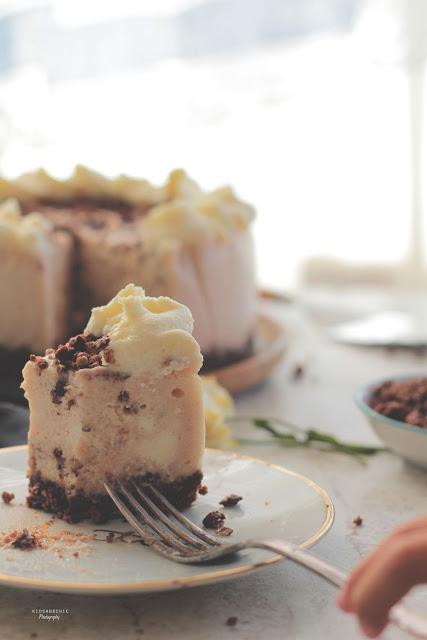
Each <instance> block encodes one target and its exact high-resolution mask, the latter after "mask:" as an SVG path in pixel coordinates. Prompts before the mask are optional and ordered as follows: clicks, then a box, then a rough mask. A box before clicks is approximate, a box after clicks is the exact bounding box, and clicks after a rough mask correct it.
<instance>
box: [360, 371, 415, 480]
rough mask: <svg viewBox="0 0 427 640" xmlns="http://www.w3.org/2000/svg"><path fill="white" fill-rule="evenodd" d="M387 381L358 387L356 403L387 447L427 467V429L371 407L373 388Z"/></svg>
mask: <svg viewBox="0 0 427 640" xmlns="http://www.w3.org/2000/svg"><path fill="white" fill-rule="evenodd" d="M419 377H420V376H419V375H418V376H415V375H412V376H400V377H397V378H393V380H394V381H396V382H398V381H399V380H402V381H403V380H410V379H416V378H419ZM387 380H390V378H387ZM385 381H386V379H384V380H377V381H376V382H372V383H370V384H368V385H365V386H363V387H361V388H360V389H358V391H357V392H356V395H355V401H356V404H357V406H358V407H359V409H360V410H361V411H362V413H363V414H364V415H365V416H366V417H367V419H368V421H369V422H370V424H371V426H372V428H373V429H374V431H375V432H376V434H377V435H378V437H379V438H380V439H381V440H382V441H383V442H384V444H385V446H386V447H388V448H389V449H391V450H392V451H394V452H395V453H397V454H398V455H400V456H402V457H403V458H405V459H406V460H408V461H409V462H412V463H413V464H416V465H418V466H419V467H424V468H425V469H427V429H422V428H421V427H413V426H412V425H410V424H406V422H400V421H399V420H393V419H392V418H387V417H386V416H383V415H381V414H380V413H377V412H376V411H374V410H373V409H371V407H370V406H369V404H368V402H369V398H370V397H371V395H372V392H373V390H374V389H375V388H376V387H378V386H379V385H380V384H381V383H382V382H385Z"/></svg>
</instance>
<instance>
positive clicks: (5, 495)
mask: <svg viewBox="0 0 427 640" xmlns="http://www.w3.org/2000/svg"><path fill="white" fill-rule="evenodd" d="M14 498H15V494H14V493H10V492H9V491H3V493H2V494H1V499H2V500H3V502H4V503H5V504H10V503H11V502H12V500H13V499H14Z"/></svg>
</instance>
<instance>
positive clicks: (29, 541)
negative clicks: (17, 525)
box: [12, 529, 39, 551]
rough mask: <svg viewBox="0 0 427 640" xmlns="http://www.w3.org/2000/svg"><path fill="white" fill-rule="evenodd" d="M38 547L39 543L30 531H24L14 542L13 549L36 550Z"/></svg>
mask: <svg viewBox="0 0 427 640" xmlns="http://www.w3.org/2000/svg"><path fill="white" fill-rule="evenodd" d="M38 546H39V543H38V542H37V539H36V538H35V537H34V536H33V535H32V534H31V533H30V532H29V531H28V529H22V532H21V533H20V534H18V535H17V537H16V538H15V540H13V542H12V547H15V549H21V550H22V551H26V550H29V549H34V548H35V547H38Z"/></svg>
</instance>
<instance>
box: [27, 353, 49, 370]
mask: <svg viewBox="0 0 427 640" xmlns="http://www.w3.org/2000/svg"><path fill="white" fill-rule="evenodd" d="M30 360H31V362H35V363H36V365H37V366H38V368H39V369H40V370H43V369H46V368H47V367H48V366H49V364H48V363H47V362H46V360H45V359H44V358H42V356H35V355H34V354H31V355H30Z"/></svg>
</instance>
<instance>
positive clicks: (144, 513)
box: [104, 481, 427, 639]
mask: <svg viewBox="0 0 427 640" xmlns="http://www.w3.org/2000/svg"><path fill="white" fill-rule="evenodd" d="M104 486H105V489H106V491H107V492H108V494H109V495H110V497H111V499H112V500H113V501H114V503H115V505H116V507H117V508H118V510H119V511H120V512H121V513H122V515H123V516H124V517H125V518H126V520H127V521H128V523H129V524H130V525H131V526H132V527H133V528H134V529H135V531H137V533H138V534H139V535H140V536H141V539H142V541H143V542H144V543H145V544H146V545H148V546H150V547H151V548H152V549H153V551H155V552H156V553H158V554H160V555H161V556H163V557H164V558H167V559H168V560H172V561H173V562H180V563H183V564H203V563H207V562H212V561H215V560H218V559H219V558H224V557H226V556H231V555H233V554H235V553H237V552H239V551H242V550H244V549H265V550H267V551H272V552H274V553H277V554H279V555H281V556H283V557H285V558H288V559H289V560H292V561H293V562H295V563H297V564H299V565H302V566H303V567H306V569H310V571H313V572H314V573H317V575H319V576H321V577H322V578H324V579H325V580H327V581H328V582H330V583H331V584H333V585H335V586H337V587H341V586H342V585H343V584H344V583H345V582H346V580H347V578H348V575H347V574H346V573H345V572H344V571H342V570H341V569H339V568H338V567H334V566H333V565H331V564H329V563H328V562H325V561H324V560H322V559H321V558H319V557H317V556H316V555H315V554H313V553H311V552H309V551H306V550H304V549H301V548H300V547H299V546H298V545H296V544H293V543H292V542H286V541H284V540H276V539H273V540H270V539H268V540H267V539H251V540H245V541H242V542H233V543H231V544H230V543H227V542H223V541H222V540H219V539H218V537H214V536H212V535H210V534H209V533H207V532H206V531H205V530H204V529H202V528H201V527H199V526H198V525H196V524H195V523H194V522H192V520H190V519H189V518H187V517H186V516H184V515H183V514H182V513H181V512H180V511H178V509H176V508H175V507H174V506H173V505H172V504H171V503H170V502H169V500H167V499H166V498H165V496H164V495H163V494H162V493H161V492H160V491H159V490H158V489H156V487H153V486H151V485H145V484H143V485H141V484H137V483H136V482H133V481H132V482H130V483H129V484H127V485H126V486H125V485H124V484H123V483H122V482H120V481H117V482H115V483H114V485H113V484H112V483H107V482H106V483H105V485H104ZM263 564H265V563H264V562H263V561H260V562H258V563H257V564H256V565H255V566H257V567H260V566H262V565H263ZM389 620H390V622H393V623H394V624H395V625H397V626H398V627H399V628H400V629H402V630H403V631H406V632H407V633H410V634H411V635H413V636H414V637H416V638H424V639H427V620H426V619H424V618H422V617H421V616H418V615H417V614H415V613H413V612H412V611H410V610H408V609H407V607H406V606H405V605H403V604H397V605H395V606H394V607H393V608H392V609H391V611H390V614H389Z"/></svg>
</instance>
